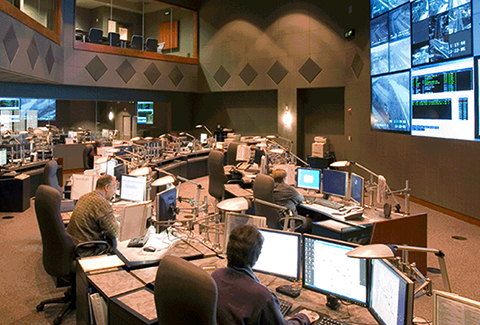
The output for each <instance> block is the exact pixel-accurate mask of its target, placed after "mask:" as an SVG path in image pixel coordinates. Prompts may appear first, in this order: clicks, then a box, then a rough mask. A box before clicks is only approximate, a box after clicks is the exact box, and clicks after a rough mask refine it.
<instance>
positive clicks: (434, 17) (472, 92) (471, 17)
mask: <svg viewBox="0 0 480 325" xmlns="http://www.w3.org/2000/svg"><path fill="white" fill-rule="evenodd" d="M370 18H371V20H370V63H371V64H370V67H371V70H370V74H371V87H372V88H371V96H372V98H371V99H372V104H371V128H372V130H379V131H390V132H399V133H407V134H411V135H414V136H425V137H436V138H446V139H458V140H480V131H479V130H480V127H479V125H480V123H479V121H480V119H479V115H480V114H479V105H478V93H479V86H478V85H479V82H478V80H475V79H478V78H479V77H480V72H479V57H477V56H478V55H480V0H473V1H472V0H411V1H409V0H370Z"/></svg>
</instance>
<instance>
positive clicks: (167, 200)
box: [155, 187, 177, 221]
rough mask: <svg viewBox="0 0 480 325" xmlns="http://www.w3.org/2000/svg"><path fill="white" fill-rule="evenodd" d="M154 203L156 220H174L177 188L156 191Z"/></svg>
mask: <svg viewBox="0 0 480 325" xmlns="http://www.w3.org/2000/svg"><path fill="white" fill-rule="evenodd" d="M155 204H156V215H157V221H167V220H175V208H176V207H177V189H176V188H175V187H172V188H168V189H166V190H164V191H162V192H160V193H157V196H156V200H155Z"/></svg>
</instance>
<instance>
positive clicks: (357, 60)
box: [350, 53, 363, 79]
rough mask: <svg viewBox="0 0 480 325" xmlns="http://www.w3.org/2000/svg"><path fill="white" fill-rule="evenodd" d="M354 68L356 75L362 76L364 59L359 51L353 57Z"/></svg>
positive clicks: (357, 76) (352, 66)
mask: <svg viewBox="0 0 480 325" xmlns="http://www.w3.org/2000/svg"><path fill="white" fill-rule="evenodd" d="M350 67H351V68H352V71H353V73H354V74H355V77H356V78H357V79H358V78H360V73H362V69H363V60H362V58H361V57H360V55H358V53H356V54H355V56H354V57H353V61H352V65H351V66H350Z"/></svg>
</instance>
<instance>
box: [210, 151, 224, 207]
mask: <svg viewBox="0 0 480 325" xmlns="http://www.w3.org/2000/svg"><path fill="white" fill-rule="evenodd" d="M223 158H224V157H223V152H220V151H217V150H212V151H210V153H209V154H208V159H207V167H208V194H210V195H211V196H213V197H214V198H215V203H218V202H220V201H222V200H223V199H224V198H225V184H226V183H227V176H226V175H225V170H224V169H223ZM215 205H216V204H215Z"/></svg>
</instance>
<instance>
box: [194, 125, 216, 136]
mask: <svg viewBox="0 0 480 325" xmlns="http://www.w3.org/2000/svg"><path fill="white" fill-rule="evenodd" d="M195 128H196V129H201V128H204V129H205V130H206V131H207V132H208V134H210V136H211V137H213V133H212V131H210V130H209V129H208V128H207V127H206V126H205V125H203V124H197V125H195Z"/></svg>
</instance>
